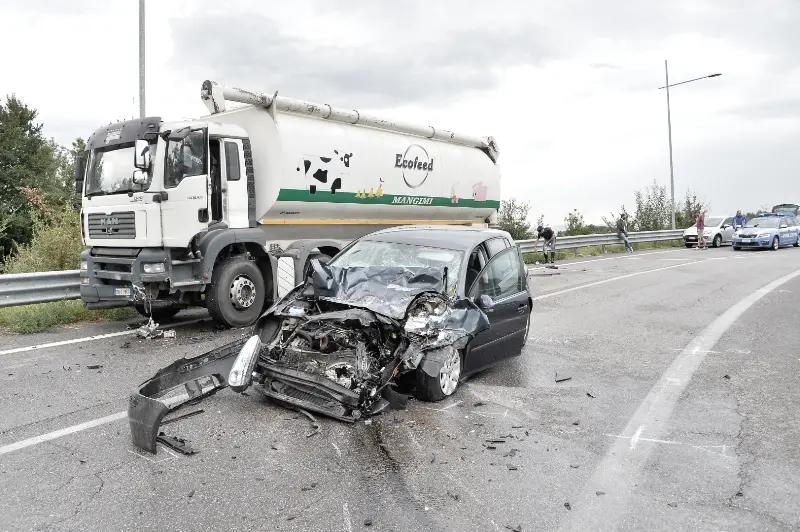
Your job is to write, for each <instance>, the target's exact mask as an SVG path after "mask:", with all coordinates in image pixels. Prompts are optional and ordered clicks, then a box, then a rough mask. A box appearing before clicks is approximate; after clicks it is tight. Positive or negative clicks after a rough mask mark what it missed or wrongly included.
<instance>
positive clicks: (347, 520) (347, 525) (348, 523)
mask: <svg viewBox="0 0 800 532" xmlns="http://www.w3.org/2000/svg"><path fill="white" fill-rule="evenodd" d="M342 515H343V516H344V529H345V530H346V531H347V532H353V522H352V520H351V519H350V510H349V509H348V508H347V503H344V504H343V505H342Z"/></svg>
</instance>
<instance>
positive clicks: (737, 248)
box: [733, 246, 742, 251]
mask: <svg viewBox="0 0 800 532" xmlns="http://www.w3.org/2000/svg"><path fill="white" fill-rule="evenodd" d="M741 249H742V248H740V247H736V246H733V250H734V251H739V250H741Z"/></svg>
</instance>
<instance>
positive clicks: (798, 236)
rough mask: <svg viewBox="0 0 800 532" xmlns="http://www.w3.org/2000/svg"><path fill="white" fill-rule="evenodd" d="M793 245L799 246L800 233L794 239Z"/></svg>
mask: <svg viewBox="0 0 800 532" xmlns="http://www.w3.org/2000/svg"><path fill="white" fill-rule="evenodd" d="M794 247H796V248H797V247H800V234H798V235H797V239H796V240H795V241H794Z"/></svg>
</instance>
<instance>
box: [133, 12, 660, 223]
mask: <svg viewBox="0 0 800 532" xmlns="http://www.w3.org/2000/svg"><path fill="white" fill-rule="evenodd" d="M140 2H142V4H144V0H140ZM142 9H144V7H142ZM664 75H665V77H666V83H665V84H664V86H665V87H666V89H667V134H668V135H669V197H670V198H671V199H672V229H675V172H674V169H673V165H672V116H671V115H670V110H669V68H667V60H666V59H664ZM142 76H144V71H142ZM142 79H144V78H142ZM142 109H144V107H143V108H142ZM142 112H144V111H142Z"/></svg>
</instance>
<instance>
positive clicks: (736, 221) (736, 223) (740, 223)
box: [733, 211, 747, 231]
mask: <svg viewBox="0 0 800 532" xmlns="http://www.w3.org/2000/svg"><path fill="white" fill-rule="evenodd" d="M745 225H747V218H745V217H744V216H742V211H736V216H734V217H733V230H734V231H736V230H737V229H741V228H742V227H744V226H745Z"/></svg>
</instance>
